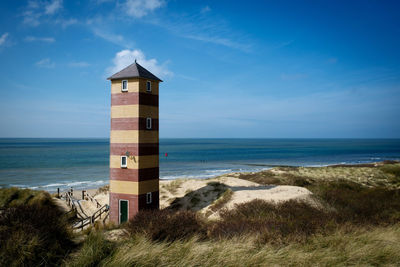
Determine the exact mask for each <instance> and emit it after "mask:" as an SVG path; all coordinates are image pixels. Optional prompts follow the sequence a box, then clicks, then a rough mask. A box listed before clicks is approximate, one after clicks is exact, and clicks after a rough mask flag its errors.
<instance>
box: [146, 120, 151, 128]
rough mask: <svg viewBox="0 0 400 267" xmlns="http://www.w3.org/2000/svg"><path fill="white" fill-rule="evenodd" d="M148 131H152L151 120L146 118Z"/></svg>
mask: <svg viewBox="0 0 400 267" xmlns="http://www.w3.org/2000/svg"><path fill="white" fill-rule="evenodd" d="M146 129H147V130H151V118H146Z"/></svg>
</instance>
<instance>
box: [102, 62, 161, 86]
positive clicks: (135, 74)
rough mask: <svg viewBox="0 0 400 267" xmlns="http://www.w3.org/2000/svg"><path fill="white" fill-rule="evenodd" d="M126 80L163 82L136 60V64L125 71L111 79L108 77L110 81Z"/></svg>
mask: <svg viewBox="0 0 400 267" xmlns="http://www.w3.org/2000/svg"><path fill="white" fill-rule="evenodd" d="M124 78H145V79H150V80H156V81H160V82H162V80H161V79H159V78H157V76H155V75H154V74H153V73H151V72H150V71H148V70H146V69H145V68H143V67H142V66H140V65H139V64H138V63H137V62H136V60H135V63H133V64H131V65H129V66H128V67H126V68H125V69H123V70H121V71H119V72H117V73H115V74H114V75H112V76H111V77H108V78H107V79H108V80H116V79H124Z"/></svg>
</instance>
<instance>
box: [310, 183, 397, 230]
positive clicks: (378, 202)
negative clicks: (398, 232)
mask: <svg viewBox="0 0 400 267" xmlns="http://www.w3.org/2000/svg"><path fill="white" fill-rule="evenodd" d="M315 193H316V194H317V195H318V196H319V197H320V198H321V199H322V200H323V201H325V202H326V203H327V204H328V205H330V206H331V207H333V208H334V209H336V211H337V213H338V220H339V221H340V222H353V223H358V224H374V225H377V224H383V225H384V224H393V223H396V222H399V221H400V190H399V189H387V188H384V187H365V186H362V185H359V184H357V183H353V182H349V181H337V182H330V183H325V184H320V185H319V186H318V189H316V190H315Z"/></svg>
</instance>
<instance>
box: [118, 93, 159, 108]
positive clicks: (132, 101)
mask: <svg viewBox="0 0 400 267" xmlns="http://www.w3.org/2000/svg"><path fill="white" fill-rule="evenodd" d="M137 104H140V105H148V106H156V107H157V106H158V95H152V94H147V93H138V92H124V93H122V94H111V105H113V106H118V105H137Z"/></svg>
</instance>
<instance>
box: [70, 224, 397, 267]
mask: <svg viewBox="0 0 400 267" xmlns="http://www.w3.org/2000/svg"><path fill="white" fill-rule="evenodd" d="M399 240H400V227H399V226H398V225H395V226H389V227H376V228H374V229H371V230H368V231H367V230H365V229H352V230H342V229H341V230H338V231H335V232H333V233H332V234H330V235H314V236H311V237H310V239H308V240H307V241H306V242H305V243H296V242H295V243H290V244H287V245H285V246H276V245H271V244H265V245H260V244H258V243H257V242H256V240H255V239H254V238H252V236H243V237H239V238H233V239H222V240H219V241H215V240H203V241H199V240H198V239H196V238H191V239H187V240H184V241H175V242H172V243H169V242H153V241H151V240H150V239H148V238H147V237H146V236H143V235H135V236H134V237H132V238H131V239H129V240H128V241H124V242H121V243H119V244H118V246H117V247H116V248H115V250H114V251H113V253H110V255H109V256H108V257H107V258H105V259H103V260H102V261H101V262H100V264H99V266H238V265H240V266H249V267H250V266H347V265H357V266H360V265H361V266H378V265H389V266H398V265H399V264H400V253H398V252H399V249H400V242H399ZM92 246H96V245H95V244H92ZM80 252H81V251H79V253H78V254H77V255H76V257H78V258H79V257H81V254H80ZM86 266H89V265H86Z"/></svg>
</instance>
